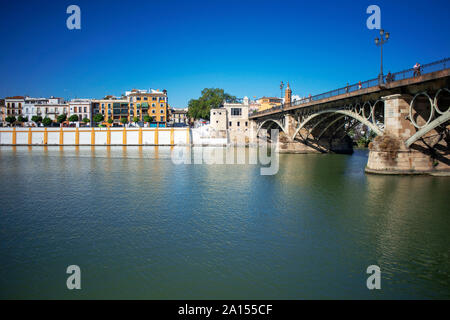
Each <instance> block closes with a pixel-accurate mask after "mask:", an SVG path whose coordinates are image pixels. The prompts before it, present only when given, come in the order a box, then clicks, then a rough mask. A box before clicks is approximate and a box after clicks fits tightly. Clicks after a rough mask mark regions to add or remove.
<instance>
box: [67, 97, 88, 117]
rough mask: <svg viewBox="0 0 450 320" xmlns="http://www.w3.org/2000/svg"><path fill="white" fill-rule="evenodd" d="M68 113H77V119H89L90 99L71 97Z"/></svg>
mask: <svg viewBox="0 0 450 320" xmlns="http://www.w3.org/2000/svg"><path fill="white" fill-rule="evenodd" d="M69 114H70V115H71V116H72V115H77V116H78V121H82V120H83V119H89V120H91V118H92V117H91V99H72V100H70V101H69Z"/></svg>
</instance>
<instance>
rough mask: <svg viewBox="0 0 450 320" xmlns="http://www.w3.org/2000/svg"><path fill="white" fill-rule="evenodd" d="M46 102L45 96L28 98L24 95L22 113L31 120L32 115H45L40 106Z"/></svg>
mask: <svg viewBox="0 0 450 320" xmlns="http://www.w3.org/2000/svg"><path fill="white" fill-rule="evenodd" d="M46 104H48V99H47V98H30V97H25V102H24V104H23V108H22V114H23V116H24V117H25V118H27V119H28V121H31V118H32V117H33V116H41V117H42V118H44V117H45V116H44V115H43V113H42V110H43V109H42V107H43V106H44V105H46Z"/></svg>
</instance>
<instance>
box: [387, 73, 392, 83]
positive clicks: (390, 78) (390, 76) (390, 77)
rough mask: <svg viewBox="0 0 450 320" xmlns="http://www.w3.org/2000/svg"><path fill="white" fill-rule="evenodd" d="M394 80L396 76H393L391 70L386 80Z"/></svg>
mask: <svg viewBox="0 0 450 320" xmlns="http://www.w3.org/2000/svg"><path fill="white" fill-rule="evenodd" d="M392 81H394V77H393V76H392V73H391V71H389V73H388V74H387V76H386V82H387V83H389V82H392Z"/></svg>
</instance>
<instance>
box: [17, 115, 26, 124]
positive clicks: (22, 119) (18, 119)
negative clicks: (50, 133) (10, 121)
mask: <svg viewBox="0 0 450 320" xmlns="http://www.w3.org/2000/svg"><path fill="white" fill-rule="evenodd" d="M17 121H19V122H26V119H25V118H24V117H22V115H20V116H19V117H18V118H17Z"/></svg>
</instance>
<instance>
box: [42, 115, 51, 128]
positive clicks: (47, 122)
mask: <svg viewBox="0 0 450 320" xmlns="http://www.w3.org/2000/svg"><path fill="white" fill-rule="evenodd" d="M42 123H43V124H44V126H49V125H51V124H52V119H50V118H47V117H45V118H44V120H42Z"/></svg>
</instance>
